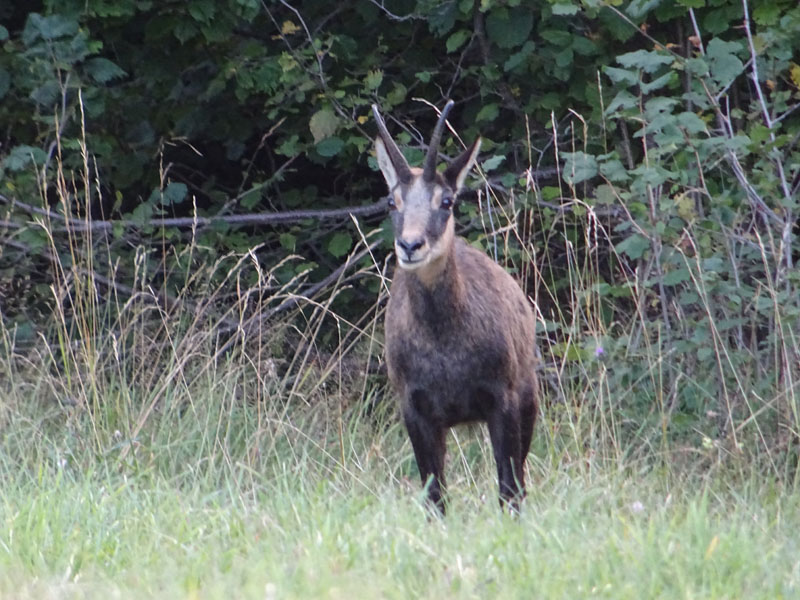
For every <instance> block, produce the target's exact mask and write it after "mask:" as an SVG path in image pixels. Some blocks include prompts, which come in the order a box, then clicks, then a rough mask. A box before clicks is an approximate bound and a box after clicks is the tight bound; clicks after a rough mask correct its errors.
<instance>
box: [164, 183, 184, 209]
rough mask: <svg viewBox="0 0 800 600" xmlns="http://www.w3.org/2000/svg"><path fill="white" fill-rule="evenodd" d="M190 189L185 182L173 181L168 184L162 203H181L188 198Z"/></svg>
mask: <svg viewBox="0 0 800 600" xmlns="http://www.w3.org/2000/svg"><path fill="white" fill-rule="evenodd" d="M188 191H189V189H188V188H187V187H186V184H185V183H179V182H176V181H171V182H170V183H168V184H167V187H166V188H164V195H163V196H162V197H161V204H163V205H164V206H172V205H174V204H180V203H181V202H183V201H184V200H185V199H186V195H187V193H188Z"/></svg>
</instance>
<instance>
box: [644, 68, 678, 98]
mask: <svg viewBox="0 0 800 600" xmlns="http://www.w3.org/2000/svg"><path fill="white" fill-rule="evenodd" d="M677 76H678V75H677V73H675V72H673V71H669V72H668V73H664V74H663V75H662V76H661V77H657V78H655V79H654V80H653V81H650V82H648V83H644V82H642V83H641V88H642V93H643V94H649V93H650V92H654V91H655V90H660V89H661V88H662V87H664V86H665V85H667V84H668V83H670V81H672V80H673V79H675V78H676V77H677Z"/></svg>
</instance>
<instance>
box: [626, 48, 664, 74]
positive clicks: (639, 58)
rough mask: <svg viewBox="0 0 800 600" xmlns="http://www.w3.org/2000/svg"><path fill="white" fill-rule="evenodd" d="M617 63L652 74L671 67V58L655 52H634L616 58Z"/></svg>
mask: <svg viewBox="0 0 800 600" xmlns="http://www.w3.org/2000/svg"><path fill="white" fill-rule="evenodd" d="M617 62H618V63H619V64H621V65H622V66H623V67H628V68H636V69H642V70H643V71H644V72H645V73H653V72H655V71H657V70H658V69H659V68H661V67H663V66H666V65H671V64H672V62H673V58H672V57H671V56H669V55H668V54H662V53H661V52H656V51H655V50H652V51H648V50H636V51H635V52H628V53H626V54H621V55H620V56H618V57H617Z"/></svg>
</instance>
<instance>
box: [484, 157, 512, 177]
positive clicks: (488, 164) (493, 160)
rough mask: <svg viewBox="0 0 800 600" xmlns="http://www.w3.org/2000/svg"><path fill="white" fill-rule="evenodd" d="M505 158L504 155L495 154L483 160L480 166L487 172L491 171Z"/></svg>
mask: <svg viewBox="0 0 800 600" xmlns="http://www.w3.org/2000/svg"><path fill="white" fill-rule="evenodd" d="M505 159H506V157H505V156H503V155H501V154H495V155H494V156H492V157H490V158H487V159H486V160H484V161H483V162H482V163H481V168H482V169H483V170H484V171H486V172H487V173H488V172H489V171H493V170H494V169H496V168H497V167H499V166H500V163H502V162H503V161H504V160H505Z"/></svg>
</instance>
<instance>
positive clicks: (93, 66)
mask: <svg viewBox="0 0 800 600" xmlns="http://www.w3.org/2000/svg"><path fill="white" fill-rule="evenodd" d="M86 72H87V73H88V74H89V77H91V78H92V79H94V80H95V81H96V82H97V83H107V82H109V81H111V80H112V79H116V78H118V77H124V76H125V75H127V73H125V71H123V70H122V69H121V68H119V67H118V66H117V65H116V64H115V63H113V62H111V61H110V60H108V59H107V58H99V57H98V58H90V59H89V60H87V61H86Z"/></svg>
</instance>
